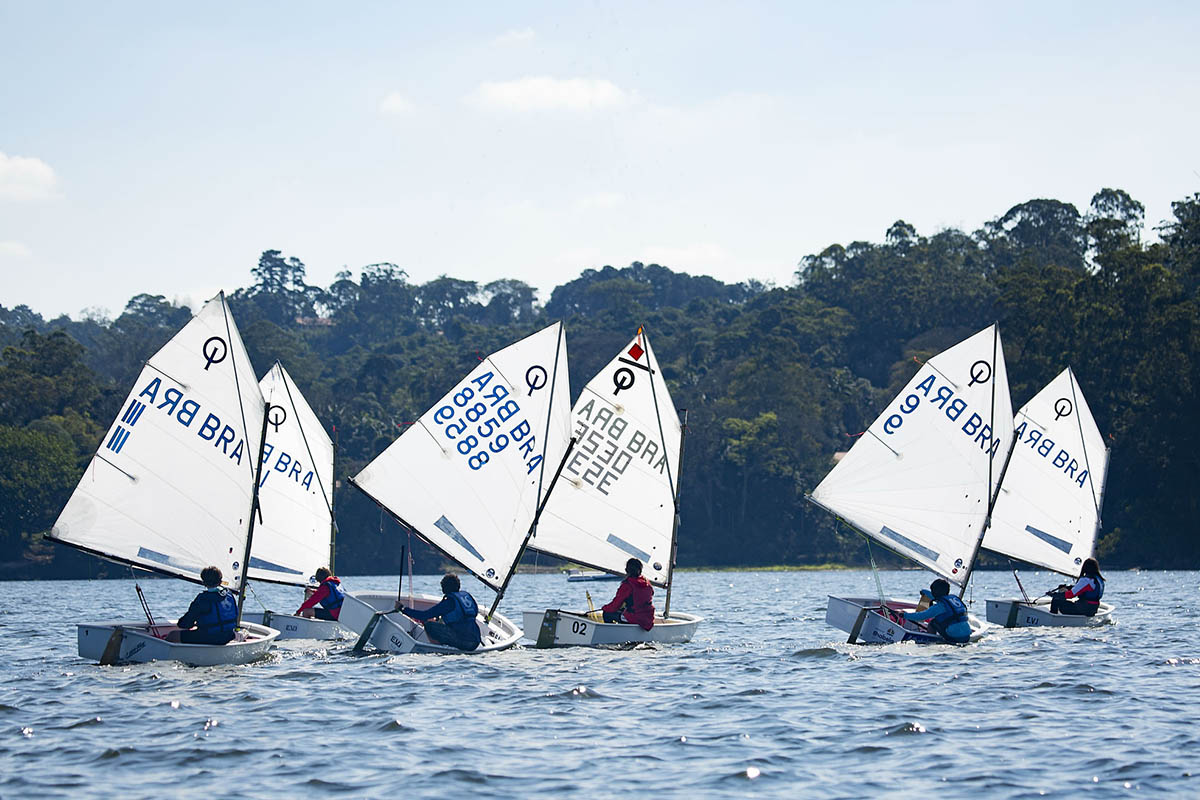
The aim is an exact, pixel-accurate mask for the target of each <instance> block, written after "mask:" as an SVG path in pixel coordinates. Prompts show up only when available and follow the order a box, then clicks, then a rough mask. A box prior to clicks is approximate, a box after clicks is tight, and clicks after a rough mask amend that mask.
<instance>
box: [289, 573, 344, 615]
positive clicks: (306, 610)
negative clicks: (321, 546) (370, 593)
mask: <svg viewBox="0 0 1200 800" xmlns="http://www.w3.org/2000/svg"><path fill="white" fill-rule="evenodd" d="M315 577H316V579H317V583H318V584H319V585H318V586H317V588H316V589H315V590H313V593H312V594H310V595H309V596H308V598H307V599H306V600H305V601H304V604H303V605H301V606H300V608H298V609H296V614H297V615H298V616H301V617H316V618H317V619H337V618H338V614H340V613H342V600H343V599H344V598H345V596H346V593H345V592H343V591H342V582H341V580H339V579H338V578H337V576H335V575H334V574H333V573H332V572H330V571H329V567H321V568H320V569H318V570H317V574H316V576H315ZM318 604H320V608H317V605H318Z"/></svg>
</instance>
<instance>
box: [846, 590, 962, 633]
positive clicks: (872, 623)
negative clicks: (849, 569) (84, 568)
mask: <svg viewBox="0 0 1200 800" xmlns="http://www.w3.org/2000/svg"><path fill="white" fill-rule="evenodd" d="M886 606H887V608H888V609H890V611H891V612H892V616H888V615H885V614H884V613H882V612H881V611H880V606H879V598H877V597H876V598H869V597H834V596H832V595H830V596H829V605H828V607H827V608H826V610H825V622H826V624H828V625H832V626H833V627H835V628H837V629H838V630H843V631H846V633H852V634H855V636H854V641H855V642H859V641H862V642H866V643H869V644H895V643H896V642H920V643H923V644H936V643H941V642H943V641H944V640H943V639H942V637H941V636H939V635H938V634H937V633H936V632H934V631H931V630H927V629H926V628H924V627H922V626H921V625H920V623H916V622H907V621H902V620H899V612H902V611H915V610H916V604H914V603H908V602H905V601H903V600H888V601H887V603H886ZM864 610H865V611H866V613H865V614H864V613H863V611H864ZM860 617H861V620H862V621H861V622H860V621H859V620H860ZM967 621H968V622H969V623H970V625H971V641H975V640H976V639H978V638H979V637H981V636H982V635H983V634H984V625H983V623H982V622H980V621H979V619H978V618H977V617H975V616H973V615H968V617H967Z"/></svg>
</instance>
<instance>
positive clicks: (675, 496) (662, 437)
mask: <svg viewBox="0 0 1200 800" xmlns="http://www.w3.org/2000/svg"><path fill="white" fill-rule="evenodd" d="M643 331H645V326H639V327H638V334H639V336H640V335H641V334H642V332H643ZM645 349H646V363H647V365H649V363H650V342H649V340H647V341H646V348H645ZM647 369H649V366H647ZM650 397H651V399H652V400H653V401H654V418H655V419H656V420H657V421H658V443H659V446H660V447H662V454H663V459H664V460H665V461H666V462H667V482H668V483H669V484H670V487H671V501H672V502H673V503H674V504H675V513H676V514H678V513H679V492H678V491H677V490H676V488H675V478H674V477H672V475H671V459H670V457H669V456H668V455H667V437H666V434H665V433H663V423H662V412H661V411H659V408H658V392H657V391H656V390H655V388H654V371H653V370H651V371H650ZM676 419H677V420H678V417H676ZM680 436H681V439H680V442H681V443H682V433H681V434H680ZM676 466H677V467H678V466H679V465H678V464H677V465H676Z"/></svg>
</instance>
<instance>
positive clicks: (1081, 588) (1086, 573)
mask: <svg viewBox="0 0 1200 800" xmlns="http://www.w3.org/2000/svg"><path fill="white" fill-rule="evenodd" d="M1059 589H1060V591H1057V592H1054V593H1053V594H1052V595H1050V613H1051V614H1072V615H1076V616H1080V615H1082V616H1088V617H1092V616H1095V615H1096V612H1097V611H1099V610H1100V598H1101V597H1103V596H1104V576H1103V575H1101V574H1100V564H1099V562H1097V561H1096V559H1094V558H1089V559H1087V560H1086V561H1084V562H1083V567H1081V568H1080V570H1079V580H1077V581H1075V585H1074V586H1072V587H1071V588H1069V589H1068V588H1067V587H1066V585H1063V586H1060V587H1059ZM1075 598H1078V599H1075Z"/></svg>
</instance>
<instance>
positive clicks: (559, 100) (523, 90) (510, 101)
mask: <svg viewBox="0 0 1200 800" xmlns="http://www.w3.org/2000/svg"><path fill="white" fill-rule="evenodd" d="M468 100H469V101H470V102H472V103H474V104H475V105H478V106H480V107H481V108H487V109H497V110H504V111H551V110H559V109H561V110H566V111H595V110H598V109H602V108H614V107H619V106H623V105H627V104H628V103H630V102H631V100H632V95H631V94H630V93H629V92H626V91H625V90H623V89H621V88H620V87H619V86H617V85H616V84H615V83H613V82H612V81H606V80H602V79H594V78H520V79H518V80H515V81H499V82H492V81H487V82H485V83H482V84H480V85H479V88H478V89H476V90H475V91H474V92H473V93H472V94H471V95H470V96H469V98H468Z"/></svg>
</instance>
